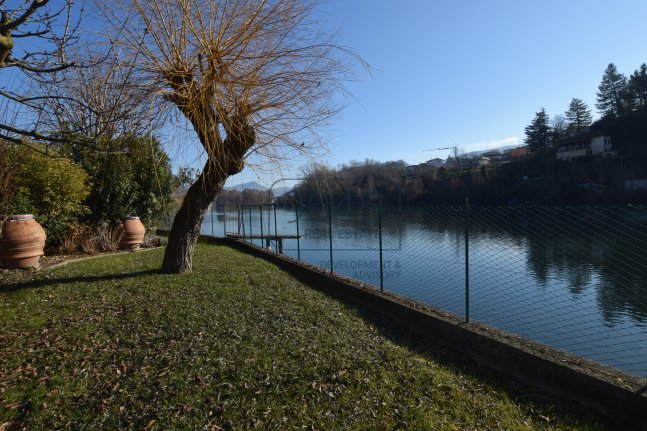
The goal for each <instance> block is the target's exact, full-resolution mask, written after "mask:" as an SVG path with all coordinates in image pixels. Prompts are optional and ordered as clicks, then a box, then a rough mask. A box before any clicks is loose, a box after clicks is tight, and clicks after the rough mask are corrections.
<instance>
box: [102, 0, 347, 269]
mask: <svg viewBox="0 0 647 431" xmlns="http://www.w3.org/2000/svg"><path fill="white" fill-rule="evenodd" d="M100 1H101V2H102V3H101V5H102V9H103V11H104V14H105V17H106V19H107V20H108V21H109V22H110V23H111V24H112V28H113V29H114V31H113V35H112V37H114V38H115V41H116V44H117V46H119V48H120V49H121V50H127V51H128V52H129V53H130V56H131V58H132V59H135V58H136V60H135V61H134V63H135V64H136V67H137V69H138V72H139V76H138V77H137V79H138V80H139V83H140V85H149V86H153V87H155V88H156V89H157V90H158V93H157V94H158V95H159V96H160V104H163V103H166V104H171V105H172V106H173V107H174V108H176V109H177V110H178V111H179V112H180V113H181V115H182V117H183V118H184V119H185V120H186V122H187V123H188V125H189V127H190V129H191V130H192V131H193V132H194V133H195V136H196V137H197V139H198V140H199V142H200V144H201V146H202V148H203V149H204V154H205V156H206V162H205V164H204V167H203V169H202V172H201V173H200V175H199V177H198V179H197V181H196V182H195V183H194V184H192V185H191V186H190V187H189V189H188V191H187V193H186V196H185V198H184V201H183V203H182V205H181V207H180V209H179V211H178V213H177V215H176V217H175V219H174V221H173V225H172V228H171V233H170V236H169V244H168V246H167V248H166V254H165V256H164V261H163V264H162V271H163V272H169V273H178V272H188V271H191V269H192V256H193V250H194V246H195V243H196V242H197V239H198V236H199V233H200V226H201V224H202V221H203V219H204V216H205V213H206V211H207V209H208V207H209V205H210V203H211V202H212V201H213V200H214V199H215V198H216V196H217V195H218V193H219V192H220V190H221V189H222V188H223V186H224V184H225V180H226V179H227V178H228V177H229V176H231V175H234V174H236V173H238V172H240V171H241V170H242V169H243V167H244V163H245V159H246V158H247V157H249V156H250V155H251V154H261V155H264V156H268V157H270V158H276V157H281V156H283V155H285V154H286V153H290V152H291V151H296V152H306V151H308V149H309V148H308V146H307V145H305V144H304V141H306V139H305V138H304V137H305V136H307V135H308V133H311V132H315V131H316V129H317V127H318V126H320V125H322V124H324V123H325V122H326V121H327V120H328V119H329V118H330V116H331V115H333V114H334V113H335V112H336V106H334V105H333V104H332V100H333V96H334V94H335V93H336V92H337V91H338V90H343V84H344V82H345V81H346V80H347V79H348V78H349V77H350V70H351V68H352V64H353V63H354V62H355V61H356V60H358V58H357V56H355V55H354V54H353V53H352V52H351V51H349V50H348V49H344V48H341V47H339V46H338V45H336V44H335V40H334V37H333V36H332V35H330V34H329V33H327V32H325V31H323V30H321V29H320V28H319V26H318V24H317V22H316V21H315V19H314V18H312V13H313V8H314V6H315V5H314V3H313V2H312V1H308V0H221V1H218V0H216V1H214V0H132V1H130V0H129V1H126V0H120V1H117V2H113V1H111V2H108V1H107V0H100ZM144 83H145V84H144Z"/></svg>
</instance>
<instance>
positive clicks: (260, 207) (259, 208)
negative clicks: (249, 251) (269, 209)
mask: <svg viewBox="0 0 647 431" xmlns="http://www.w3.org/2000/svg"><path fill="white" fill-rule="evenodd" d="M258 215H259V216H261V248H263V205H259V206H258Z"/></svg>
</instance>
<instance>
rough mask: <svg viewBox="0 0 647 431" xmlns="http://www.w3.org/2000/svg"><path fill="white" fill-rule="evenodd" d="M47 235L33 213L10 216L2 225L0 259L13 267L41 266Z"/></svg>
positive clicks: (4, 263)
mask: <svg viewBox="0 0 647 431" xmlns="http://www.w3.org/2000/svg"><path fill="white" fill-rule="evenodd" d="M46 237H47V235H45V231H44V230H43V228H42V227H41V226H40V225H39V224H38V223H37V222H36V220H34V216H33V215H31V214H23V215H13V216H11V217H9V218H8V219H7V220H6V221H5V222H4V224H3V225H2V241H1V242H0V261H2V263H3V265H4V266H6V267H7V268H11V269H19V268H20V269H24V268H38V267H40V257H41V256H42V255H43V254H44V252H43V249H44V248H45V238H46Z"/></svg>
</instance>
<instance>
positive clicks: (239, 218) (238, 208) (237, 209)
mask: <svg viewBox="0 0 647 431" xmlns="http://www.w3.org/2000/svg"><path fill="white" fill-rule="evenodd" d="M236 211H237V212H238V217H237V218H236V222H237V223H238V239H240V222H241V217H240V205H238V206H237V207H236Z"/></svg>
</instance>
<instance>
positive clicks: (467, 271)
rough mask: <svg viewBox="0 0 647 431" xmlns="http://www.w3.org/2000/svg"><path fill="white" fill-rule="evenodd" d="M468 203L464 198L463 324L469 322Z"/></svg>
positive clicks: (467, 199)
mask: <svg viewBox="0 0 647 431" xmlns="http://www.w3.org/2000/svg"><path fill="white" fill-rule="evenodd" d="M469 231H470V202H469V198H465V322H467V323H469V322H470V236H469Z"/></svg>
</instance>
